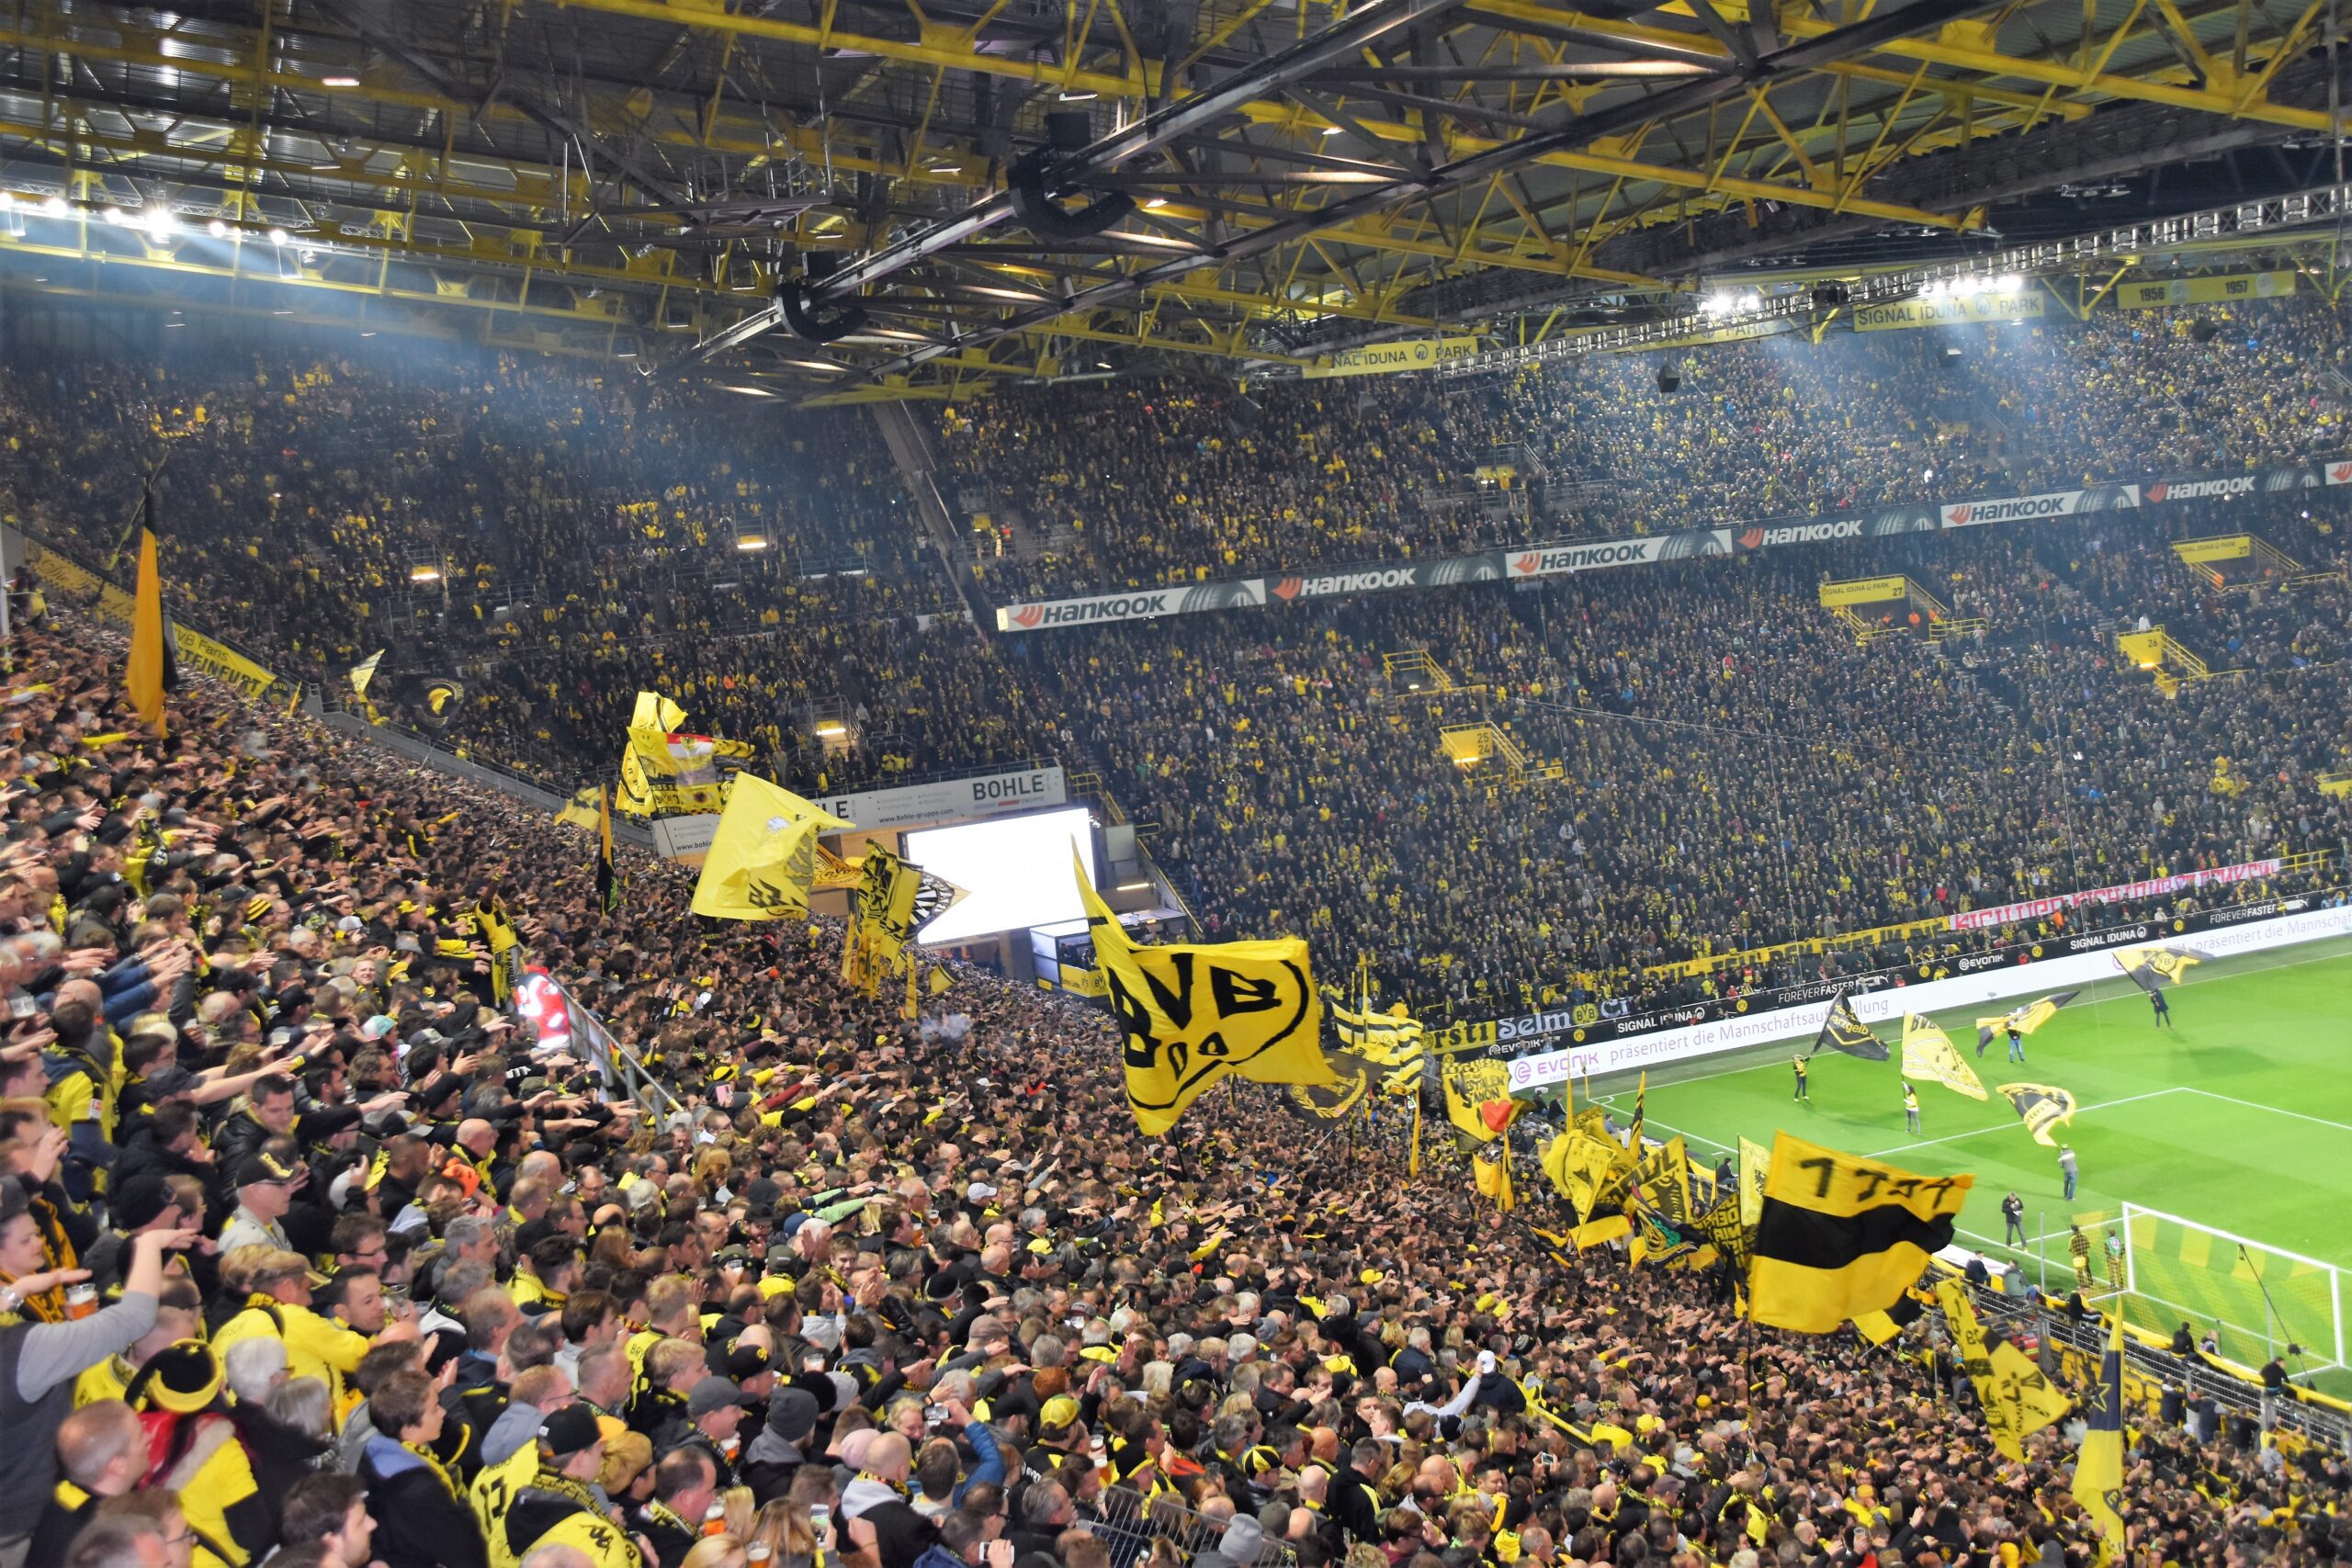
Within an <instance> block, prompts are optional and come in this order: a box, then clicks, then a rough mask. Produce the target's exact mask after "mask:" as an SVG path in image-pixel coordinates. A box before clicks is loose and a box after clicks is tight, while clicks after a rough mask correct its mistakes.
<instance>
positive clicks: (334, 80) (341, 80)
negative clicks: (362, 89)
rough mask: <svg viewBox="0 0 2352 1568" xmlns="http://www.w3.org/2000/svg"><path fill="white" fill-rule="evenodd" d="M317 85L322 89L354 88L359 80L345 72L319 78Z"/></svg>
mask: <svg viewBox="0 0 2352 1568" xmlns="http://www.w3.org/2000/svg"><path fill="white" fill-rule="evenodd" d="M319 85H320V86H322V87H356V86H357V85H359V78H358V77H356V76H354V75H352V74H350V73H348V72H345V73H340V74H337V75H334V76H322V77H320V78H319Z"/></svg>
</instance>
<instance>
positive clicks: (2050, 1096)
mask: <svg viewBox="0 0 2352 1568" xmlns="http://www.w3.org/2000/svg"><path fill="white" fill-rule="evenodd" d="M2000 1093H2001V1095H2002V1097H2003V1098H2004V1099H2006V1100H2008V1102H2009V1104H2010V1106H2011V1107H2012V1108H2013V1109H2014V1110H2015V1111H2017V1113H2018V1116H2019V1117H2020V1118H2021V1119H2022V1120H2023V1121H2024V1122H2025V1130H2026V1131H2027V1132H2029V1133H2031V1134H2033V1141H2034V1142H2035V1143H2037V1144H2040V1145H2041V1146H2042V1147H2043V1148H2056V1147H2057V1146H2058V1140H2057V1139H2055V1138H2053V1137H2052V1136H2051V1135H2050V1129H2052V1127H2064V1126H2065V1125H2066V1124H2067V1123H2068V1122H2072V1121H2073V1120H2074V1119H2075V1097H2074V1095H2073V1093H2072V1092H2070V1091H2069V1090H2066V1089H2060V1088H2059V1087H2058V1086H2057V1085H2055V1084H2046V1083H2005V1084H2003V1085H2001V1087H2000Z"/></svg>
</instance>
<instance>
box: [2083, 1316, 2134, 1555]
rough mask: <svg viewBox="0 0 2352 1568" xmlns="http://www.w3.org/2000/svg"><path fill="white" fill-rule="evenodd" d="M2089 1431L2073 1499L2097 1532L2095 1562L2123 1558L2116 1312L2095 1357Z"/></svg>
mask: <svg viewBox="0 0 2352 1568" xmlns="http://www.w3.org/2000/svg"><path fill="white" fill-rule="evenodd" d="M2083 1418H2084V1420H2085V1421H2086V1423H2087V1424H2088V1426H2089V1428H2090V1429H2089V1430H2088V1431H2086V1432H2085V1433H2084V1434H2083V1450H2082V1452H2080V1453H2078V1454H2076V1455H2075V1484H2074V1488H2073V1490H2074V1494H2075V1502H2077V1503H2080V1504H2081V1505H2082V1506H2083V1512H2085V1513H2086V1514H2088V1515H2089V1516H2090V1517H2091V1523H2092V1524H2093V1525H2095V1526H2097V1527H2098V1533H2099V1543H2100V1545H2099V1561H2100V1562H2113V1561H2114V1560H2116V1559H2117V1558H2120V1557H2121V1556H2122V1555H2123V1545H2124V1543H2123V1314H2122V1311H2121V1310H2120V1308H2119V1309H2118V1310H2117V1312H2116V1314H2115V1325H2114V1326H2113V1327H2112V1328H2111V1329H2109V1332H2108V1339H2107V1353H2106V1354H2105V1355H2103V1356H2101V1357H2100V1358H2099V1359H2098V1382H2096V1383H2094V1384H2092V1385H2091V1391H2090V1396H2089V1398H2088V1400H2087V1401H2086V1403H2085V1404H2084V1406H2083Z"/></svg>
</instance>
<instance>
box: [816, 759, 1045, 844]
mask: <svg viewBox="0 0 2352 1568" xmlns="http://www.w3.org/2000/svg"><path fill="white" fill-rule="evenodd" d="M810 804H811V805H813V806H815V807H817V809H818V810H820V811H824V812H830V813H831V815H833V816H835V817H838V818H841V819H842V821H844V822H850V823H854V824H855V825H856V826H857V827H859V828H862V829H865V830H866V831H867V832H872V833H878V832H881V831H884V830H885V829H892V828H911V827H915V826H917V825H919V824H922V823H926V822H962V821H967V820H969V819H971V818H976V817H1000V816H1002V815H1003V814H1005V813H1006V812H1009V811H1030V810H1034V809H1035V808H1036V807H1041V806H1065V805H1068V804H1069V789H1068V786H1067V785H1066V784H1064V782H1063V777H1062V771H1061V769H1059V768H1017V769H1013V770H1012V771H1010V772H1007V773H983V774H981V775H980V776H978V777H977V778H968V779H939V780H934V781H933V782H932V783H930V784H908V785H905V786H904V787H902V788H899V789H870V790H864V791H860V792H859V793H857V794H854V795H816V796H812V797H811V799H810Z"/></svg>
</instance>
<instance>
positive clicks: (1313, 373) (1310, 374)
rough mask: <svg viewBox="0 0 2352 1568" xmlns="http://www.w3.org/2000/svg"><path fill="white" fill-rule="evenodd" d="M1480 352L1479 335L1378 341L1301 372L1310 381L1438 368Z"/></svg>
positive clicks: (1319, 362) (1331, 355)
mask: <svg viewBox="0 0 2352 1568" xmlns="http://www.w3.org/2000/svg"><path fill="white" fill-rule="evenodd" d="M1477 352H1478V340H1477V339H1476V338H1475V337H1442V338H1413V339H1409V340H1408V341H1406V342H1403V343H1375V344H1371V345H1370V346H1368V347H1364V348H1351V349H1344V350H1342V351H1340V353H1338V354H1329V355H1324V356H1323V357H1322V358H1320V359H1318V360H1317V361H1316V362H1315V363H1314V364H1312V365H1310V366H1308V367H1306V369H1304V370H1302V371H1300V372H1299V376H1300V378H1302V379H1304V380H1308V381H1328V380H1331V379H1334V378H1338V377H1341V376H1394V375H1397V374H1398V373H1399V372H1401V371H1406V370H1434V369H1436V368H1437V367H1439V366H1441V365H1443V364H1445V363H1446V362H1447V361H1448V360H1452V359H1467V358H1469V357H1470V356H1471V355H1474V354H1476V353H1477Z"/></svg>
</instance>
